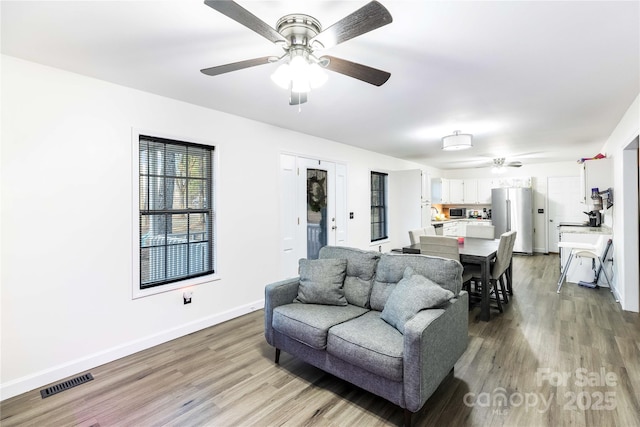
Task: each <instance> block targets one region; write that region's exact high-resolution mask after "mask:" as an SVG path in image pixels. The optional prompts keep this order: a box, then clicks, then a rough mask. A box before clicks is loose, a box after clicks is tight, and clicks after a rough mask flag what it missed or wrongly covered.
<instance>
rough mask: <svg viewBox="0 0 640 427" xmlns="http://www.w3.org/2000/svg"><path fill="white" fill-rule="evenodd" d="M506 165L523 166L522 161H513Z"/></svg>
mask: <svg viewBox="0 0 640 427" xmlns="http://www.w3.org/2000/svg"><path fill="white" fill-rule="evenodd" d="M505 166H509V167H511V168H519V167H520V166H522V162H511V163H507V164H506V165H505Z"/></svg>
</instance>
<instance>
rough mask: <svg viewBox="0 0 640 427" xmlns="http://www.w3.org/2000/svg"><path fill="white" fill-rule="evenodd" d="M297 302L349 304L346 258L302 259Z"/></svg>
mask: <svg viewBox="0 0 640 427" xmlns="http://www.w3.org/2000/svg"><path fill="white" fill-rule="evenodd" d="M299 265H300V286H299V287H298V296H297V297H296V299H295V301H296V302H301V303H305V304H327V305H347V299H346V298H345V297H344V276H345V274H346V272H347V260H346V259H301V260H300V262H299Z"/></svg>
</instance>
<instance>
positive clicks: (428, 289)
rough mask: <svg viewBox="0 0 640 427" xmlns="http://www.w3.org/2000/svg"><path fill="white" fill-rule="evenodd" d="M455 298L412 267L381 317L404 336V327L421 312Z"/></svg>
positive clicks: (408, 268) (406, 270) (390, 296)
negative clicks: (415, 271)
mask: <svg viewBox="0 0 640 427" xmlns="http://www.w3.org/2000/svg"><path fill="white" fill-rule="evenodd" d="M451 298H453V292H451V291H449V290H447V289H444V288H443V287H441V286H440V285H438V284H436V283H434V282H433V281H431V280H429V279H427V278H426V277H424V276H421V275H419V274H415V273H414V271H413V269H412V268H411V267H407V268H406V269H405V271H404V275H403V277H402V279H400V281H399V282H398V284H397V285H396V287H395V289H394V290H393V292H391V295H389V299H388V300H387V303H386V304H385V305H384V309H383V310H382V313H381V315H380V317H381V318H382V319H383V320H384V321H385V322H387V323H388V324H390V325H391V326H393V327H394V328H396V329H397V330H399V331H400V332H401V333H402V334H404V325H405V323H407V322H408V321H409V320H411V319H413V317H414V316H415V315H416V314H418V312H420V311H421V310H425V309H427V308H434V307H438V306H440V305H443V304H444V303H446V302H447V301H449V300H450V299H451Z"/></svg>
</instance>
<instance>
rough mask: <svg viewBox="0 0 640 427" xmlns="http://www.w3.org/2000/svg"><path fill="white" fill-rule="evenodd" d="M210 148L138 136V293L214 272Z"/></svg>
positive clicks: (211, 149)
mask: <svg viewBox="0 0 640 427" xmlns="http://www.w3.org/2000/svg"><path fill="white" fill-rule="evenodd" d="M213 160H214V148H213V147H210V146H206V145H198V144H192V143H187V142H182V141H173V140H168V139H163V138H157V137H151V136H145V135H140V136H139V172H140V179H139V199H140V289H146V288H151V287H154V286H159V285H164V284H167V283H172V282H177V281H180V280H184V279H188V278H192V277H197V276H202V275H206V274H211V273H214V265H215V264H214V260H213V256H214V250H213V249H214V242H215V241H214V237H215V236H214V235H213V229H214V228H213V215H214V211H213V206H212V204H213V165H214V161H213Z"/></svg>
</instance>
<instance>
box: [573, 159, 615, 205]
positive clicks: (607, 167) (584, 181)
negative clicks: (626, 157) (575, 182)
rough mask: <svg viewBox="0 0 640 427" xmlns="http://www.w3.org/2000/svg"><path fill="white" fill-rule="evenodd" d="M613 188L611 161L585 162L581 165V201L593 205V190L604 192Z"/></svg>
mask: <svg viewBox="0 0 640 427" xmlns="http://www.w3.org/2000/svg"><path fill="white" fill-rule="evenodd" d="M612 186H613V171H612V166H611V159H597V160H585V161H584V162H583V163H582V164H581V165H580V192H581V194H580V201H581V202H582V203H585V204H587V205H590V204H592V201H591V189H592V188H598V189H599V191H604V190H606V189H607V188H609V187H612Z"/></svg>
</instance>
